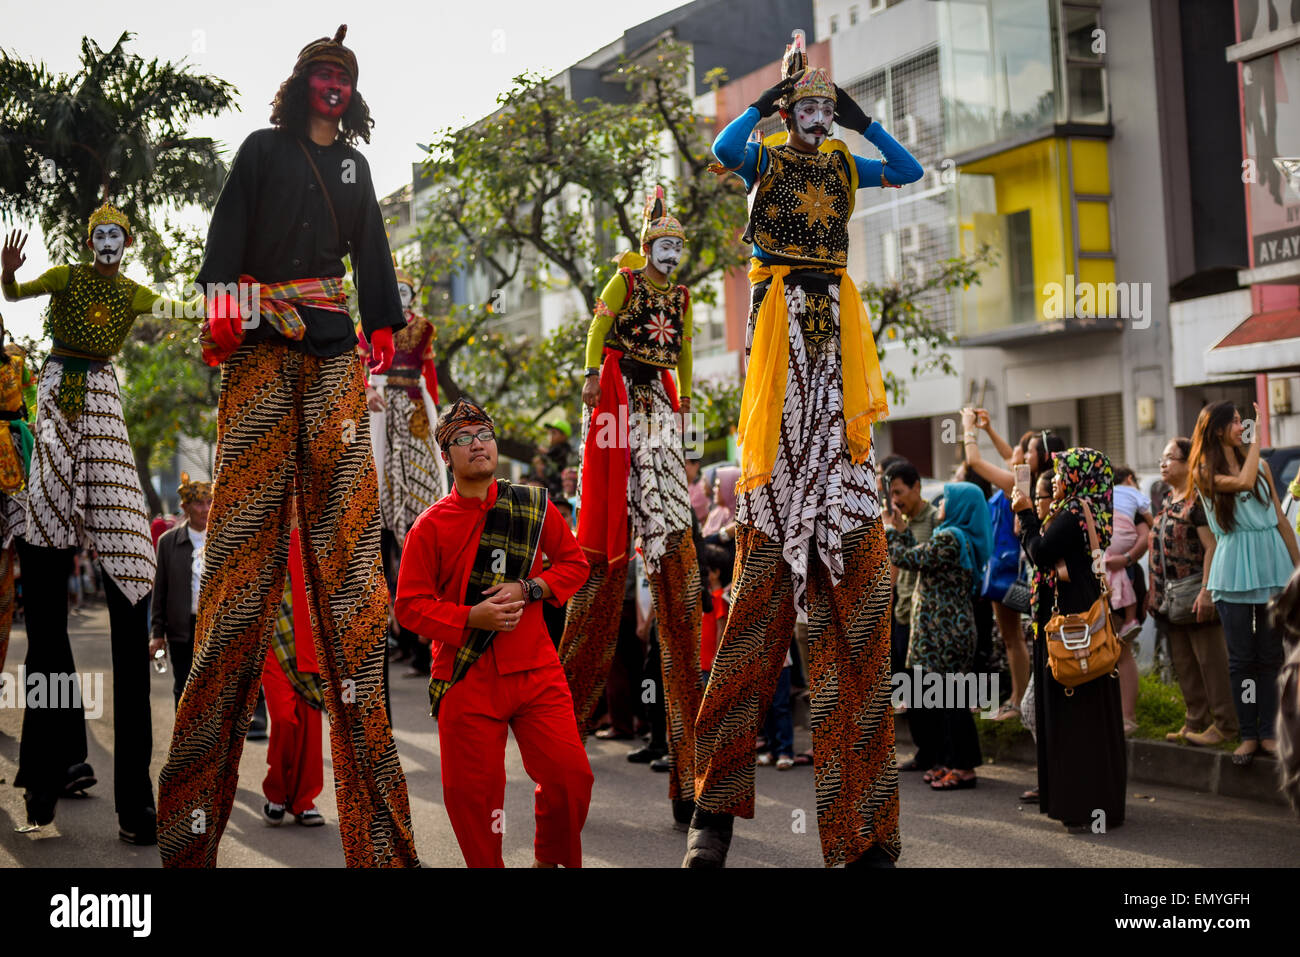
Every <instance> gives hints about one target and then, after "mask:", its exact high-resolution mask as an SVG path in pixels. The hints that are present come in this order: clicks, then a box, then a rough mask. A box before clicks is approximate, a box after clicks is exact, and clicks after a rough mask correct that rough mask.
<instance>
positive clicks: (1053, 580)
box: [1011, 448, 1128, 833]
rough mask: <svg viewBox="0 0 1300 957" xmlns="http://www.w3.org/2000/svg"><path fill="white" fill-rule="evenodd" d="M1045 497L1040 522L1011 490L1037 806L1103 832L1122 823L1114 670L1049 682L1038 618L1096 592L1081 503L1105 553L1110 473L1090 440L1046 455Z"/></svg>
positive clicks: (1080, 603)
mask: <svg viewBox="0 0 1300 957" xmlns="http://www.w3.org/2000/svg"><path fill="white" fill-rule="evenodd" d="M1053 465H1054V475H1053V482H1052V504H1051V505H1050V506H1049V507H1048V510H1047V517H1046V518H1045V519H1043V520H1042V521H1041V522H1040V520H1039V518H1038V516H1037V515H1036V514H1035V513H1034V510H1033V507H1032V505H1033V503H1032V502H1030V500H1029V499H1028V498H1026V497H1025V496H1024V495H1022V494H1020V492H1019V490H1016V491H1015V492H1014V493H1013V495H1012V499H1011V507H1012V509H1014V510H1015V512H1016V514H1017V516H1018V517H1019V519H1020V544H1021V546H1022V547H1023V548H1024V550H1025V554H1026V555H1027V556H1028V557H1029V561H1030V562H1031V563H1032V564H1033V566H1034V569H1035V572H1034V597H1033V608H1032V614H1033V618H1034V639H1035V640H1034V658H1033V666H1034V689H1035V690H1034V711H1035V722H1036V725H1037V730H1038V793H1039V802H1038V809H1039V810H1040V811H1041V812H1042V813H1044V814H1047V815H1048V816H1049V817H1051V818H1054V819H1055V820H1058V821H1060V822H1061V823H1062V824H1064V825H1065V826H1066V827H1067V828H1069V829H1070V831H1071V832H1075V833H1081V832H1085V831H1088V830H1092V831H1094V832H1096V833H1104V832H1105V831H1106V830H1107V829H1109V828H1112V827H1117V826H1118V825H1120V824H1123V823H1124V787H1125V784H1126V782H1127V778H1128V768H1127V764H1126V759H1125V753H1124V717H1123V712H1122V711H1121V709H1120V692H1119V679H1118V675H1117V674H1116V673H1114V672H1112V673H1111V674H1109V675H1102V676H1101V677H1098V678H1094V679H1092V680H1091V681H1087V682H1085V683H1084V684H1081V685H1078V686H1076V687H1075V688H1072V689H1070V688H1066V687H1064V686H1063V685H1061V684H1058V683H1057V681H1056V679H1055V678H1053V677H1052V674H1051V671H1050V669H1049V668H1048V666H1047V642H1046V637H1045V635H1044V634H1043V629H1044V626H1045V625H1046V624H1047V622H1048V620H1049V619H1050V618H1051V617H1052V615H1053V614H1054V607H1055V609H1057V610H1059V611H1060V613H1061V614H1066V615H1068V614H1078V613H1083V612H1086V611H1087V610H1088V609H1089V608H1090V607H1091V606H1092V603H1093V602H1095V601H1096V600H1097V597H1098V596H1099V595H1100V594H1101V587H1100V585H1099V584H1098V581H1097V575H1096V574H1095V573H1094V571H1093V556H1092V548H1091V546H1090V544H1089V542H1088V526H1087V524H1086V520H1085V517H1084V509H1083V506H1084V503H1085V502H1086V503H1087V505H1088V508H1089V510H1090V511H1091V512H1092V519H1093V524H1094V526H1095V528H1096V530H1097V544H1098V547H1099V548H1100V550H1101V553H1104V552H1105V550H1106V547H1107V546H1108V545H1109V544H1110V539H1111V532H1112V529H1113V527H1114V526H1113V505H1112V501H1113V500H1112V496H1113V492H1114V480H1113V474H1112V472H1111V467H1110V462H1109V460H1108V459H1107V458H1106V456H1104V455H1103V454H1102V453H1100V452H1098V451H1097V450H1096V449H1084V448H1073V449H1066V450H1065V451H1064V452H1059V453H1057V454H1056V455H1055V456H1053Z"/></svg>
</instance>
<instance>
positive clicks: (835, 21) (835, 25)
mask: <svg viewBox="0 0 1300 957" xmlns="http://www.w3.org/2000/svg"><path fill="white" fill-rule="evenodd" d="M839 29H840V18H839V17H831V33H838V32H839Z"/></svg>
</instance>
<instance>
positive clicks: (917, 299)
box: [859, 245, 997, 402]
mask: <svg viewBox="0 0 1300 957" xmlns="http://www.w3.org/2000/svg"><path fill="white" fill-rule="evenodd" d="M996 262H997V251H996V250H995V249H994V248H993V247H992V246H988V245H985V246H982V247H981V248H980V249H978V250H977V251H976V252H975V253H974V255H972V256H957V257H953V258H952V259H944V260H941V261H939V262H937V263H933V264H931V265H929V266H927V267H926V268H925V269H923V270H922V271H921V272H920V273H919V274H916V273H913V272H911V271H909V270H903V273H904V275H903V276H902V277H901V278H899V279H897V280H895V281H894V282H888V283H873V282H866V283H863V284H862V286H861V287H859V292H861V293H862V301H863V302H864V303H866V306H867V312H868V314H869V315H870V316H871V318H872V334H873V335H874V336H875V339H876V351H877V352H878V354H879V355H880V358H881V361H882V366H881V369H882V372H883V375H884V380H885V388H886V389H887V390H888V392H889V396H890V399H891V400H892V401H894V402H902V401H903V400H904V399H905V398H906V397H907V386H906V384H905V381H904V379H903V378H902V377H900V376H899V375H898V374H897V373H896V372H895V371H894V370H892V369H889V368H887V367H886V366H885V365H884V357H885V343H886V342H890V341H893V340H895V339H901V340H902V341H903V343H904V345H905V346H906V347H907V351H908V353H909V354H910V355H911V357H912V366H911V376H912V378H916V377H917V376H920V375H923V374H924V373H926V372H930V371H932V370H934V369H939V370H941V371H943V372H944V373H945V374H947V375H956V374H957V368H956V366H954V365H953V363H952V357H951V355H950V354H949V350H950V349H953V348H955V347H957V345H958V342H957V340H956V338H955V337H954V336H953V335H952V333H950V332H949V331H948V330H947V329H945V328H943V327H942V326H941V325H939V324H937V323H936V322H935V320H934V318H933V316H932V315H931V314H930V313H929V312H928V310H927V306H932V305H933V304H934V303H935V302H936V301H937V300H938V299H939V298H940V297H941V296H945V295H948V294H950V293H952V292H953V291H954V290H956V289H958V288H960V289H966V288H968V287H970V286H971V285H979V284H980V270H981V269H982V268H983V267H985V266H991V265H993V264H994V263H996Z"/></svg>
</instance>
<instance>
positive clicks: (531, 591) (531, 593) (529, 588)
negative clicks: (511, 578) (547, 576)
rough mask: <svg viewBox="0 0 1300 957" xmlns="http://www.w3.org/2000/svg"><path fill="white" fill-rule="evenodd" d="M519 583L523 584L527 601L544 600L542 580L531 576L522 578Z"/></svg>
mask: <svg viewBox="0 0 1300 957" xmlns="http://www.w3.org/2000/svg"><path fill="white" fill-rule="evenodd" d="M519 584H520V585H522V586H523V589H524V601H525V602H535V601H541V600H542V584H541V582H537V581H533V579H531V578H521V579H519Z"/></svg>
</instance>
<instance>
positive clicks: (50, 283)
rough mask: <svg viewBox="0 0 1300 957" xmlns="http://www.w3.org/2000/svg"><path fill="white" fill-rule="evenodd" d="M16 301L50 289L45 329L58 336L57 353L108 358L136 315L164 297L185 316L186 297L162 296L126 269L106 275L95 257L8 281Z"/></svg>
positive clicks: (174, 313)
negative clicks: (93, 260)
mask: <svg viewBox="0 0 1300 957" xmlns="http://www.w3.org/2000/svg"><path fill="white" fill-rule="evenodd" d="M3 291H4V297H5V298H6V299H8V300H9V301H10V302H15V301H17V300H19V299H30V298H31V297H33V296H40V295H44V294H48V295H49V297H50V305H49V308H48V310H47V311H46V315H45V329H46V331H47V332H48V333H49V335H50V338H51V339H53V340H54V353H53V354H54V355H60V354H67V353H77V354H80V355H82V356H86V357H91V358H94V359H96V360H98V361H100V362H106V361H108V360H109V359H111V358H112V357H113V356H114V355H116V354H117V352H118V350H119V349H121V348H122V343H124V342H126V336H127V333H129V332H130V331H131V325H132V324H133V323H134V322H135V318H136V316H141V315H144V314H146V313H151V312H153V309H154V304H155V303H159V302H161V303H164V304H165V305H166V307H167V309H169V310H170V314H171V315H172V316H173V317H175V318H183V317H184V316H185V309H186V305H187V304H186V303H183V302H177V301H175V300H171V299H167V298H165V297H163V296H160V295H159V294H158V293H156V292H154V291H153V290H152V289H149V288H148V287H146V286H142V285H140V284H139V283H138V282H135V281H134V280H131V279H127V278H126V277H125V276H123V275H122V274H121V273H120V272H119V273H118V274H117V275H115V276H112V277H108V276H102V275H100V273H99V272H98V270H96V269H95V267H94V266H92V265H90V264H89V263H77V264H76V265H71V266H55V267H54V268H53V269H47V270H46V271H45V272H43V273H42V274H41V275H40V276H39V277H37V278H36V279H33V280H32V281H31V282H23V283H10V284H7V285H5V286H4V287H3Z"/></svg>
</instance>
